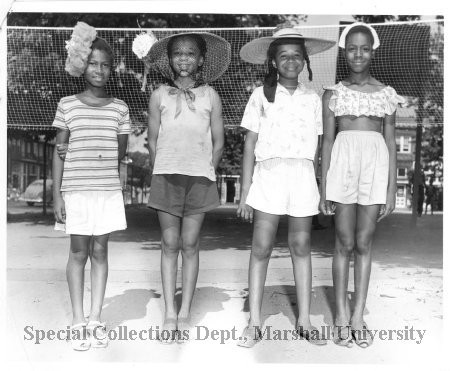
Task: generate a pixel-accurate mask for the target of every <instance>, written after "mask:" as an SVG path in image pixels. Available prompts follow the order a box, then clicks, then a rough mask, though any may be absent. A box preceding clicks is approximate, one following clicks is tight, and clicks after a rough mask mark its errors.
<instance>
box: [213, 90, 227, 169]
mask: <svg viewBox="0 0 450 371" xmlns="http://www.w3.org/2000/svg"><path fill="white" fill-rule="evenodd" d="M212 94H213V100H212V101H213V104H212V110H211V137H212V145H213V148H212V162H213V166H214V170H217V167H218V166H219V163H220V160H221V159H222V153H223V147H224V143H225V136H224V129H223V119H222V101H221V100H220V97H219V94H217V92H216V91H215V90H212Z"/></svg>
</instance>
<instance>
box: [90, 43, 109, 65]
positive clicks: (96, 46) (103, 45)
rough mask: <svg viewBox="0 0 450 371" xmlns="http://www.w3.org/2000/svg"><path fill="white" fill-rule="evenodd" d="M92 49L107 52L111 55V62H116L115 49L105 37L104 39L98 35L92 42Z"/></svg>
mask: <svg viewBox="0 0 450 371" xmlns="http://www.w3.org/2000/svg"><path fill="white" fill-rule="evenodd" d="M91 49H92V51H94V50H101V51H102V52H105V53H106V54H107V55H108V56H109V58H110V60H111V64H113V63H114V51H113V50H112V48H111V46H110V45H109V44H108V42H107V41H106V40H105V39H102V38H101V37H96V38H95V40H94V41H93V42H92V45H91Z"/></svg>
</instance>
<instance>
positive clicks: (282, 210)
mask: <svg viewBox="0 0 450 371" xmlns="http://www.w3.org/2000/svg"><path fill="white" fill-rule="evenodd" d="M333 45H334V42H333V41H328V40H321V39H311V38H308V37H304V36H302V35H301V34H300V32H299V30H298V29H296V28H293V27H292V26H290V25H281V26H280V27H278V28H277V29H276V30H275V32H274V34H273V36H272V37H262V38H259V39H255V40H252V41H250V42H249V43H247V44H245V45H244V46H243V47H242V49H241V51H240V55H241V58H243V59H244V60H245V61H247V62H250V63H255V64H263V63H264V62H265V61H266V60H267V63H268V68H269V70H268V73H267V75H266V77H265V79H264V86H261V87H258V88H256V89H255V90H254V91H253V93H252V95H251V96H250V99H249V101H248V103H247V106H246V108H245V112H244V116H243V118H242V123H241V126H242V127H243V128H245V129H247V133H246V137H245V145H244V155H243V162H242V188H241V200H240V203H239V206H238V210H237V215H238V216H239V217H241V218H243V219H244V220H247V221H253V218H254V227H253V242H252V250H251V254H250V263H249V306H250V318H249V321H248V325H247V327H245V329H244V331H243V333H242V336H241V340H240V341H239V343H238V345H240V346H242V347H247V348H249V347H253V346H254V345H255V344H256V343H257V342H259V341H260V340H261V339H262V330H261V329H262V326H263V322H262V315H261V306H262V301H263V293H264V282H265V280H266V275H267V266H268V263H269V259H270V255H271V253H272V249H273V244H274V239H275V235H276V233H277V229H278V223H279V220H280V216H281V215H288V223H289V231H288V245H289V249H290V252H291V258H292V262H293V266H294V280H295V287H296V293H297V303H298V318H297V319H296V324H295V331H296V333H297V334H298V335H299V336H300V337H302V338H305V339H306V340H308V341H309V342H310V343H312V344H315V345H324V344H326V339H324V338H322V337H321V336H320V334H319V331H318V329H317V328H316V327H314V326H313V325H312V324H311V320H310V306H311V286H312V267H311V243H310V239H311V221H312V217H313V215H316V214H318V213H319V210H318V205H319V199H320V195H319V191H318V188H317V183H316V173H315V167H316V166H317V159H318V151H317V148H318V146H317V145H318V140H319V136H320V135H322V112H321V111H322V110H321V103H320V98H319V96H318V95H317V93H316V92H314V91H313V90H310V89H308V88H307V87H306V86H305V85H304V84H302V83H299V82H298V79H299V74H300V73H301V72H302V70H303V68H304V67H305V65H306V68H307V70H308V75H309V80H310V81H311V80H312V70H311V67H310V59H309V57H310V56H311V55H313V54H316V53H320V52H322V51H324V50H326V49H328V48H331V47H332V46H333Z"/></svg>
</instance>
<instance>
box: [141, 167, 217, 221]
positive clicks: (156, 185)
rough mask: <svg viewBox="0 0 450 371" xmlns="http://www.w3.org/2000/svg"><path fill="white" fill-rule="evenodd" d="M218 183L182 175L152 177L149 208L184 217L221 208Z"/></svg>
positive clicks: (204, 178)
mask: <svg viewBox="0 0 450 371" xmlns="http://www.w3.org/2000/svg"><path fill="white" fill-rule="evenodd" d="M219 204H220V202H219V192H218V191H217V185H216V182H213V181H212V180H210V179H208V178H206V177H202V176H189V175H181V174H155V175H153V176H152V183H151V186H150V197H149V199H148V204H147V206H148V207H151V208H152V209H156V210H161V211H165V212H166V213H169V214H172V215H175V216H179V217H183V216H186V215H194V214H201V213H204V212H206V211H209V210H212V209H215V208H216V207H217V206H219Z"/></svg>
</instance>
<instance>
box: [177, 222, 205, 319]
mask: <svg viewBox="0 0 450 371" xmlns="http://www.w3.org/2000/svg"><path fill="white" fill-rule="evenodd" d="M204 218H205V213H201V214H195V215H188V216H185V217H183V222H182V223H183V224H182V227H181V241H182V247H181V255H182V258H183V296H182V300H181V308H180V311H179V313H178V317H179V318H185V319H188V318H189V314H190V311H191V304H192V298H193V296H194V291H195V286H196V284H197V277H198V261H199V236H200V230H201V228H202V223H203V220H204Z"/></svg>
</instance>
